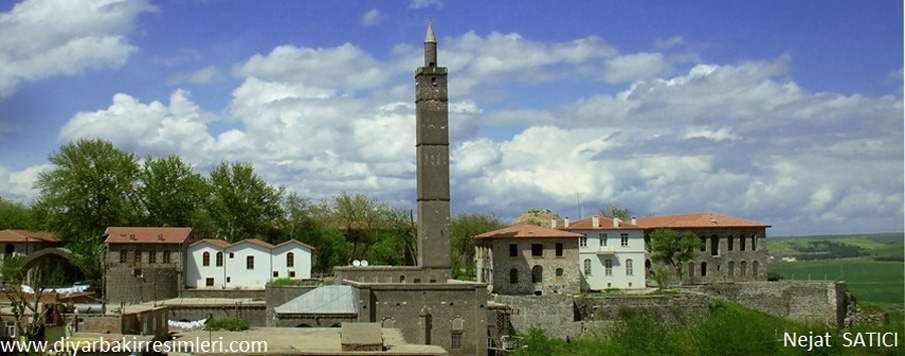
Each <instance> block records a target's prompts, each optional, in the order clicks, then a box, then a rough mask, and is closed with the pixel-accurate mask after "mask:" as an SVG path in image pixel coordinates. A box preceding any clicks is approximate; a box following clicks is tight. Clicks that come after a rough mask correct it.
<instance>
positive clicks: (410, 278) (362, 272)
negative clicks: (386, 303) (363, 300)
mask: <svg viewBox="0 0 905 356" xmlns="http://www.w3.org/2000/svg"><path fill="white" fill-rule="evenodd" d="M333 275H334V276H335V277H334V278H333V283H334V284H342V283H343V280H350V281H353V282H358V283H438V282H439V283H446V278H445V277H444V276H443V275H442V274H439V275H428V276H425V275H424V270H423V269H422V268H421V267H417V266H367V267H360V266H359V267H356V266H345V267H335V268H333ZM440 277H443V278H442V279H438V278H440ZM431 280H433V282H431Z"/></svg>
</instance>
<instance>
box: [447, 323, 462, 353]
mask: <svg viewBox="0 0 905 356" xmlns="http://www.w3.org/2000/svg"><path fill="white" fill-rule="evenodd" d="M450 324H451V325H450V332H451V333H452V334H451V335H450V341H451V342H450V344H451V345H450V346H451V347H452V349H453V350H459V349H462V346H463V343H462V341H463V336H464V335H465V320H463V319H462V318H458V317H457V318H455V319H453V320H452V321H451V322H450Z"/></svg>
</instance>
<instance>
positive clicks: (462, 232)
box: [449, 213, 506, 277]
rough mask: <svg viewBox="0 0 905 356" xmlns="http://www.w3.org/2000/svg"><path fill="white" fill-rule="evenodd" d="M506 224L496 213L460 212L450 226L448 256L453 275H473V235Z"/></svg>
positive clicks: (499, 227) (502, 226)
mask: <svg viewBox="0 0 905 356" xmlns="http://www.w3.org/2000/svg"><path fill="white" fill-rule="evenodd" d="M504 227H506V224H504V223H503V221H502V220H501V219H500V217H499V216H498V215H496V214H492V213H490V214H486V213H461V214H458V215H456V216H455V217H453V219H452V225H451V226H450V232H449V235H450V243H449V250H450V251H449V258H450V260H451V261H450V263H451V264H450V266H452V270H453V275H456V276H459V275H465V276H469V277H474V276H475V269H476V267H475V261H474V254H475V241H474V237H475V235H480V234H483V233H485V232H488V231H493V230H497V229H502V228H504Z"/></svg>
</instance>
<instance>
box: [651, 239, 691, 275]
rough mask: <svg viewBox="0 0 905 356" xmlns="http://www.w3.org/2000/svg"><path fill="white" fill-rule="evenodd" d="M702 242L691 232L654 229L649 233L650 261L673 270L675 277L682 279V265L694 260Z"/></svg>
mask: <svg viewBox="0 0 905 356" xmlns="http://www.w3.org/2000/svg"><path fill="white" fill-rule="evenodd" d="M702 245H703V242H701V240H700V239H699V238H698V237H697V236H695V235H694V233H692V232H691V231H688V230H684V231H678V230H673V229H656V230H654V231H653V232H651V233H650V243H649V244H648V245H647V246H648V250H649V251H650V259H651V261H653V262H657V263H663V264H666V265H669V266H671V267H672V268H673V270H674V271H675V273H676V277H678V279H679V280H681V279H682V264H683V263H685V262H688V261H691V260H693V259H695V258H696V257H697V256H698V251H699V250H700V249H701V246H702Z"/></svg>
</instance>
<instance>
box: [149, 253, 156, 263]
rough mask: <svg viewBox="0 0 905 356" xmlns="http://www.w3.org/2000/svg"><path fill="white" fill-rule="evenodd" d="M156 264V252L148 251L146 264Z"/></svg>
mask: <svg viewBox="0 0 905 356" xmlns="http://www.w3.org/2000/svg"><path fill="white" fill-rule="evenodd" d="M155 263H157V251H148V264H152V265H153V264H155Z"/></svg>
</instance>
